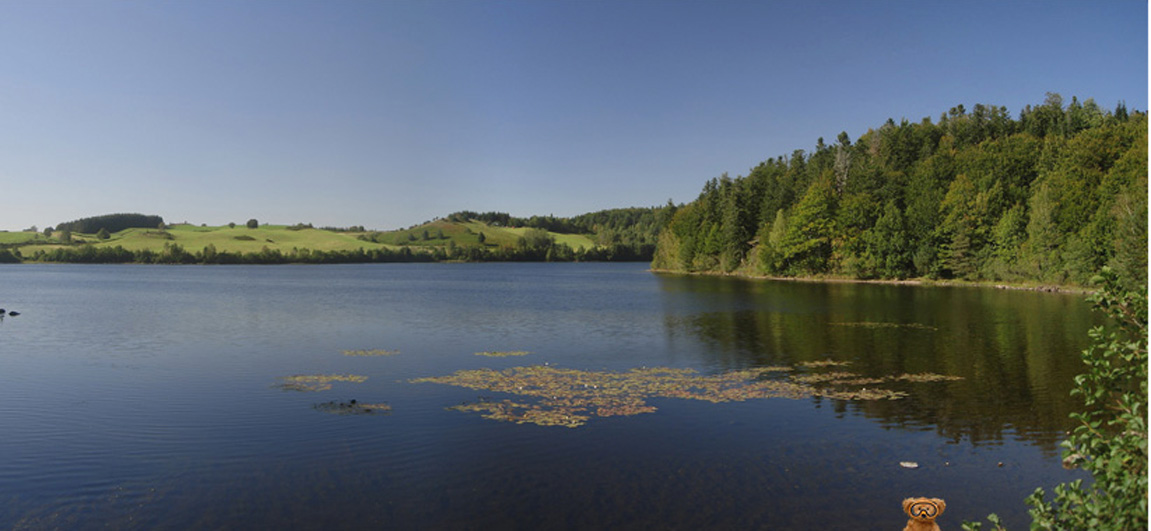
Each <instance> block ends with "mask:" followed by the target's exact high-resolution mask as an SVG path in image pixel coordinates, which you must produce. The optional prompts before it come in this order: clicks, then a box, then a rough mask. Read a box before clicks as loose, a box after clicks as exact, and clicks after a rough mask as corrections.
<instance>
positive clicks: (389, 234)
mask: <svg viewBox="0 0 1151 531" xmlns="http://www.w3.org/2000/svg"><path fill="white" fill-rule="evenodd" d="M528 230H532V229H527V228H508V227H495V226H491V225H488V224H486V223H482V222H477V221H471V222H452V221H447V220H436V221H432V222H429V223H425V224H422V225H418V226H416V227H412V228H410V229H404V230H396V231H383V232H381V231H364V232H351V231H332V230H323V229H315V228H310V227H300V226H288V225H264V226H261V227H258V228H255V229H250V228H247V227H246V226H243V225H236V226H235V227H229V226H227V225H223V226H210V227H204V226H194V225H171V226H169V227H167V228H166V229H165V230H159V229H155V228H150V229H145V228H132V229H125V230H122V231H119V232H115V233H112V234H110V235H109V237H108V238H107V239H99V238H97V237H96V235H94V234H72V235H71V236H72V242H71V243H70V244H68V243H65V242H64V241H62V239H61V233H59V232H57V233H54V234H53V235H52V236H51V237H49V236H45V235H44V234H42V233H34V232H0V246H4V247H9V248H14V249H16V250H18V251H19V253H20V254H21V255H22V256H25V257H31V256H33V255H34V254H35V253H36V251H37V250H42V251H48V250H52V249H67V248H75V247H77V245H79V244H91V245H92V246H93V247H96V248H112V247H122V248H124V249H126V250H128V251H133V252H136V251H144V250H150V251H153V252H156V253H159V252H161V251H163V249H164V247H165V245H179V246H180V247H183V248H184V249H185V250H186V251H188V252H193V253H194V252H198V251H201V250H203V249H204V248H206V247H208V246H212V247H214V248H215V249H216V251H218V252H229V253H257V252H261V251H262V250H264V249H269V250H278V251H281V252H284V253H287V252H289V251H292V250H293V249H310V250H313V251H356V250H357V249H364V250H371V249H389V250H397V249H401V248H404V247H408V248H410V249H411V250H412V252H414V253H419V252H427V253H431V252H433V251H435V250H436V249H437V248H440V249H446V248H448V247H449V246H453V245H454V246H455V247H457V248H468V247H475V248H483V249H488V250H491V249H499V248H511V247H514V246H515V245H516V242H517V241H518V240H519V239H520V238H521V237H522V236H523V235H524V234H525V233H526V232H527V231H528ZM481 234H483V238H484V241H483V242H482V243H481V242H480V235H481ZM425 235H426V238H425ZM548 235H549V236H551V237H552V238H554V239H555V241H556V243H562V244H566V245H568V246H569V247H571V248H572V249H580V248H583V249H593V248H595V247H596V245H595V243H594V242H593V241H592V240H591V239H590V238H589V237H587V236H584V235H579V234H559V233H553V232H549V233H548Z"/></svg>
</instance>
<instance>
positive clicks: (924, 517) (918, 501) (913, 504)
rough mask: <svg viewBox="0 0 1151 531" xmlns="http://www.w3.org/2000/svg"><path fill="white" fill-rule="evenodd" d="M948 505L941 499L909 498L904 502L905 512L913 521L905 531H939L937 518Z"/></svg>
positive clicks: (909, 522) (909, 521)
mask: <svg viewBox="0 0 1151 531" xmlns="http://www.w3.org/2000/svg"><path fill="white" fill-rule="evenodd" d="M944 507H947V504H946V503H943V500H941V499H939V498H907V499H906V500H903V512H905V513H907V516H910V517H911V519H910V520H908V521H907V527H904V528H903V531H939V526H938V525H937V524H936V523H935V518H936V517H938V516H939V515H941V514H943V508H944Z"/></svg>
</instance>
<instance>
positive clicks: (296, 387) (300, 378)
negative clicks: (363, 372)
mask: <svg viewBox="0 0 1151 531" xmlns="http://www.w3.org/2000/svg"><path fill="white" fill-rule="evenodd" d="M367 379H368V377H367V376H360V375H358V374H295V375H292V376H284V377H283V378H280V383H278V384H276V385H274V386H273V387H277V388H279V389H283V390H284V391H302V392H314V391H327V390H328V389H331V388H332V382H352V383H362V382H364V381H365V380H367Z"/></svg>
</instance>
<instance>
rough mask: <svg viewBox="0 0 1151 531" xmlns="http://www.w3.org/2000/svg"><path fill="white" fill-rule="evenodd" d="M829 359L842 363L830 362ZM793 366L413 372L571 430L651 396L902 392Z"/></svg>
mask: <svg viewBox="0 0 1151 531" xmlns="http://www.w3.org/2000/svg"><path fill="white" fill-rule="evenodd" d="M831 365H839V363H833V364H831ZM791 371H792V369H791V368H790V367H766V368H757V369H745V370H739V371H730V372H725V373H720V374H715V375H701V374H699V373H697V372H696V371H694V370H691V369H672V368H666V367H654V368H640V369H632V370H630V371H627V372H598V371H582V370H576V369H561V368H558V367H551V366H541V365H536V366H529V367H513V368H510V369H505V370H502V371H497V370H492V369H476V370H463V371H457V372H455V373H453V374H450V375H447V376H438V377H431V378H417V379H415V380H412V382H413V383H438V384H445V385H454V386H456V387H463V388H466V389H475V390H482V391H492V392H499V393H507V394H511V395H517V396H519V397H522V398H526V399H533V400H531V401H522V402H521V401H513V400H491V399H482V400H480V401H478V402H474V403H466V404H462V405H459V406H455V407H452V408H450V409H453V410H456V411H470V412H478V413H482V414H483V417H484V418H488V419H493V420H501V421H505V422H515V423H518V424H537V425H540V426H565V427H569V428H575V427H579V426H582V425H583V424H586V423H587V422H588V420H590V419H591V418H592V417H613V416H626V415H638V414H640V413H651V412H654V411H655V410H656V408H655V406H652V405H650V404H648V403H647V400H648V399H651V398H682V399H688V400H702V401H707V402H713V403H719V402H740V401H744V400H752V399H764V398H792V399H800V398H807V397H813V396H822V397H827V398H834V399H839V400H895V399H899V398H903V397H905V396H907V393H904V392H901V391H893V390H890V389H883V388H878V387H871V388H867V387H863V388H851V387H853V386H854V387H858V386H861V385H874V384H878V383H882V382H884V381H886V380H887V379H875V378H863V377H861V376H859V375H857V374H854V373H849V372H842V371H837V372H830V373H824V374H803V375H797V376H793V375H791V374H790V372H791Z"/></svg>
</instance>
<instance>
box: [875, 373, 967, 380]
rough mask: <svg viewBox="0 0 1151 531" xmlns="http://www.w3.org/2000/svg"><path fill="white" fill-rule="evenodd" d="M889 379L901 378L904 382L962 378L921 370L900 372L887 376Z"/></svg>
mask: <svg viewBox="0 0 1151 531" xmlns="http://www.w3.org/2000/svg"><path fill="white" fill-rule="evenodd" d="M888 379H889V380H903V381H905V382H947V381H953V380H962V379H963V377H962V376H947V375H943V374H932V373H930V372H921V373H919V374H901V375H899V376H889V377H888Z"/></svg>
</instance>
